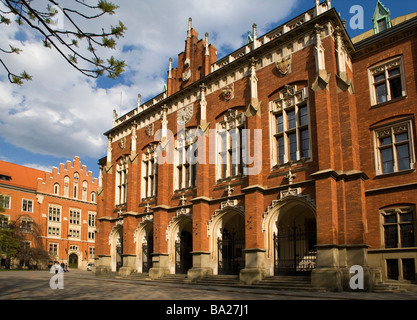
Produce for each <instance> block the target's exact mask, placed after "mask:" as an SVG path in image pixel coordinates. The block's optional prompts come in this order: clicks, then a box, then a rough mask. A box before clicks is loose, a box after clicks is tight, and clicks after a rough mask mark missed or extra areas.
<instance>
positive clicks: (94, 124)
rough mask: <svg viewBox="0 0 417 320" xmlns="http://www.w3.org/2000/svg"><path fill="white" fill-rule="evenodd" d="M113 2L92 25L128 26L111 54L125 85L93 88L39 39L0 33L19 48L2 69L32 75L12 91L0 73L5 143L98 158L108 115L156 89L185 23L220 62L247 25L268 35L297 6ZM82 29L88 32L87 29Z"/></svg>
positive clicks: (238, 0)
mask: <svg viewBox="0 0 417 320" xmlns="http://www.w3.org/2000/svg"><path fill="white" fill-rule="evenodd" d="M114 2H116V3H117V4H118V5H119V6H120V8H119V9H118V10H117V13H116V14H115V15H113V16H108V17H104V18H103V19H101V20H97V21H96V22H95V24H98V23H100V27H101V25H104V26H109V25H116V24H117V22H118V20H121V21H122V22H123V23H124V24H125V25H126V27H127V28H128V30H127V32H126V35H125V37H124V38H121V39H119V40H118V48H117V49H116V50H114V51H110V54H112V55H115V57H117V58H119V59H124V60H126V63H127V64H128V68H127V70H126V72H125V75H124V78H123V79H122V80H123V81H119V82H115V84H114V85H113V86H112V87H111V88H108V89H103V88H99V87H97V83H100V82H97V81H96V80H92V79H90V78H86V77H84V76H82V75H81V74H80V73H79V72H77V71H76V70H75V69H73V68H71V67H70V66H69V65H68V63H67V62H65V61H64V60H63V58H62V57H61V56H60V55H59V54H58V53H57V52H56V51H54V50H49V49H46V48H44V47H43V46H42V43H41V42H40V40H39V39H36V38H35V37H33V36H31V37H27V38H26V39H25V41H23V42H22V41H19V40H18V38H17V32H18V31H19V29H18V28H17V27H15V26H13V24H12V25H11V26H10V27H7V28H6V29H7V32H4V33H1V34H0V41H1V43H7V42H9V43H10V41H13V42H14V45H15V46H17V47H19V48H21V49H22V50H23V52H22V53H21V54H20V55H13V56H7V60H6V62H7V64H8V66H9V67H10V68H11V69H12V70H13V71H15V72H17V73H19V72H21V71H23V70H26V71H27V72H28V73H29V74H31V75H32V76H33V80H32V81H29V82H25V84H24V85H23V86H16V85H11V84H9V82H8V80H7V79H5V77H1V75H2V74H3V75H4V71H3V70H2V71H0V80H1V81H0V92H2V98H1V100H0V114H2V117H1V118H0V136H1V137H3V138H4V140H5V141H7V142H9V143H12V144H13V145H15V146H18V147H22V148H24V149H26V150H29V151H31V152H34V153H39V154H46V155H53V156H57V157H67V158H72V157H73V156H74V155H78V156H80V157H85V156H87V157H92V158H98V157H101V156H102V155H103V154H105V148H106V144H107V143H106V141H105V137H104V136H103V132H105V131H107V130H108V129H110V128H111V121H112V110H113V109H114V108H117V109H118V112H119V115H120V114H122V113H125V112H128V111H130V110H131V109H133V108H134V107H135V104H136V99H137V94H138V93H141V94H142V97H143V100H142V102H144V101H145V100H146V99H149V98H152V97H153V96H155V95H157V94H159V93H160V92H161V91H162V87H163V84H164V81H165V80H166V74H167V69H168V59H169V57H172V58H174V59H175V58H176V57H177V55H178V54H179V53H180V52H181V51H183V50H184V43H185V39H186V31H187V24H188V18H189V17H192V18H193V28H195V29H196V30H197V31H198V32H199V35H200V38H203V37H204V34H205V32H208V33H209V34H210V42H211V43H213V44H214V45H215V46H216V48H217V49H218V51H219V56H218V58H222V56H221V54H222V53H223V54H224V52H225V50H235V49H238V48H239V47H240V46H242V45H243V44H244V40H245V39H244V38H243V37H242V35H245V34H247V31H249V30H251V28H252V24H253V23H257V25H258V34H259V35H262V34H263V33H265V32H267V31H268V30H265V27H266V26H267V25H268V24H271V23H274V22H277V21H279V20H280V19H283V18H285V17H287V16H288V15H289V14H290V12H291V10H292V8H294V7H295V5H296V4H297V2H298V1H291V2H290V3H289V1H286V0H259V1H257V2H253V1H247V0H245V1H242V0H228V1H224V0H222V1H221V0H210V1H209V0H204V1H203V0H200V1H193V0H177V1H168V0H155V1H128V0H119V1H114ZM307 9H309V8H306V10H307ZM83 26H84V28H85V29H86V30H88V25H87V24H85V23H83ZM0 27H1V28H2V31H3V29H4V27H3V26H0ZM97 27H98V25H94V28H97ZM90 28H91V27H90ZM123 48H125V50H123ZM127 49H129V50H127ZM103 53H104V54H103ZM99 54H102V55H104V56H108V54H109V52H108V51H104V50H100V51H99ZM174 67H175V65H174ZM123 83H124V84H123ZM121 92H123V95H122V97H123V106H122V107H121V106H119V104H120V93H121Z"/></svg>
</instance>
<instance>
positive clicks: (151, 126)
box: [145, 123, 153, 137]
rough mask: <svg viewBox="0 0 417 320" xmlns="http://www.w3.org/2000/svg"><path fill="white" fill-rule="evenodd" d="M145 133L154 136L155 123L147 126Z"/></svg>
mask: <svg viewBox="0 0 417 320" xmlns="http://www.w3.org/2000/svg"><path fill="white" fill-rule="evenodd" d="M145 133H146V135H147V136H148V137H151V136H153V123H151V124H148V125H147V126H146V129H145Z"/></svg>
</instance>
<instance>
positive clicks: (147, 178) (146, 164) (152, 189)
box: [142, 144, 158, 198]
mask: <svg viewBox="0 0 417 320" xmlns="http://www.w3.org/2000/svg"><path fill="white" fill-rule="evenodd" d="M157 184H158V165H157V161H156V145H155V144H152V145H150V146H149V147H148V148H147V149H146V151H145V152H144V153H143V154H142V198H150V197H154V196H156V191H157Z"/></svg>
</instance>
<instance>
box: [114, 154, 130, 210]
mask: <svg viewBox="0 0 417 320" xmlns="http://www.w3.org/2000/svg"><path fill="white" fill-rule="evenodd" d="M127 174H128V164H127V160H126V159H122V160H121V161H120V163H119V164H118V165H117V168H116V205H120V204H124V203H126V201H127Z"/></svg>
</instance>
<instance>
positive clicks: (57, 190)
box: [54, 183, 59, 195]
mask: <svg viewBox="0 0 417 320" xmlns="http://www.w3.org/2000/svg"><path fill="white" fill-rule="evenodd" d="M54 194H56V195H59V184H58V183H55V184H54Z"/></svg>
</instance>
